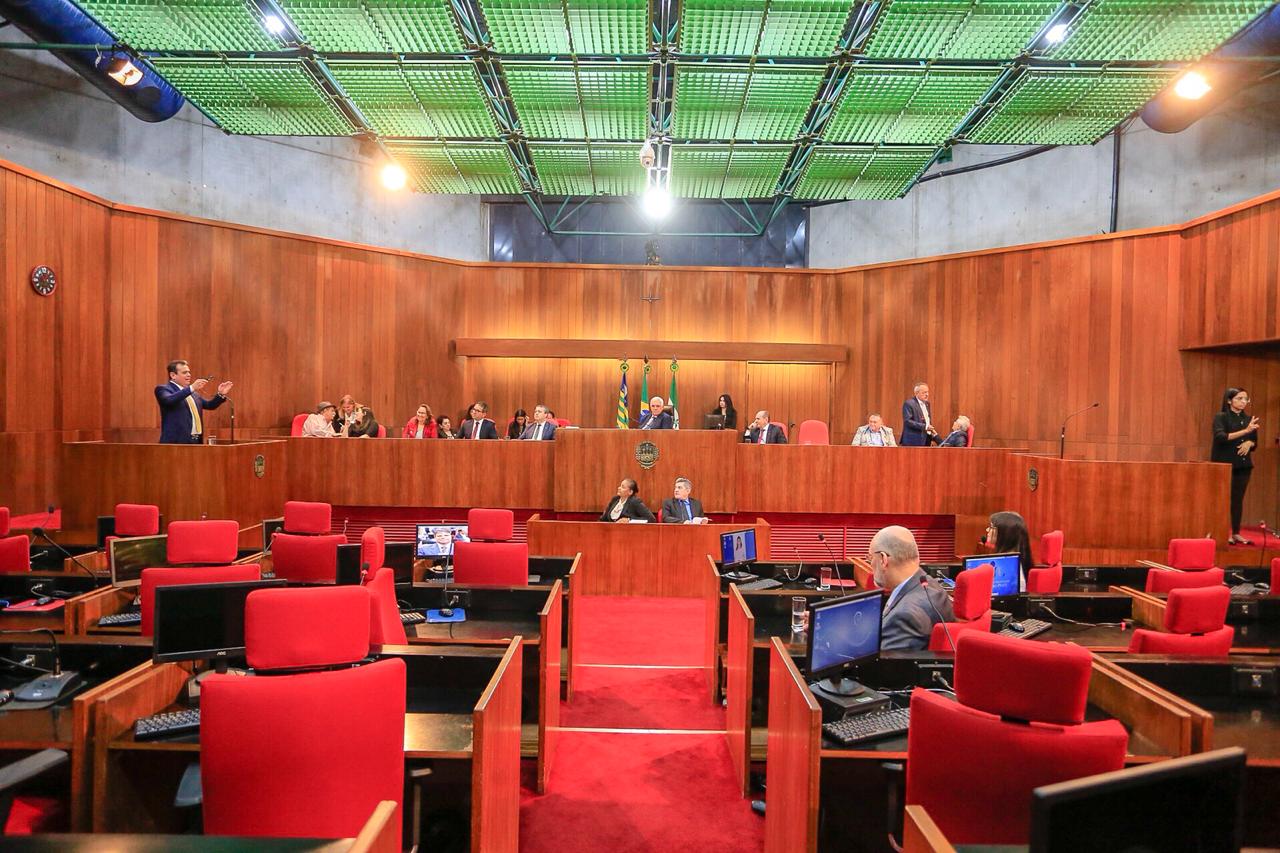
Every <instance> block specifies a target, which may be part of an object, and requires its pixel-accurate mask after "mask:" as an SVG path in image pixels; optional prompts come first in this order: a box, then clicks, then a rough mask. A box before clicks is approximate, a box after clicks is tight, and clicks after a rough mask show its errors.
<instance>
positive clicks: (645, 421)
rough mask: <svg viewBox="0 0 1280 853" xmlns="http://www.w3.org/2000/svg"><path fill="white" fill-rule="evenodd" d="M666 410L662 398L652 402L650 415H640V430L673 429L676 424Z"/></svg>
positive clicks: (655, 398)
mask: <svg viewBox="0 0 1280 853" xmlns="http://www.w3.org/2000/svg"><path fill="white" fill-rule="evenodd" d="M665 409H666V405H665V404H664V403H663V402H662V398H661V397H654V398H653V399H652V400H650V401H649V412H648V414H645V413H644V412H641V413H640V429H671V428H672V426H674V423H675V422H674V421H672V419H671V413H670V412H668V411H665Z"/></svg>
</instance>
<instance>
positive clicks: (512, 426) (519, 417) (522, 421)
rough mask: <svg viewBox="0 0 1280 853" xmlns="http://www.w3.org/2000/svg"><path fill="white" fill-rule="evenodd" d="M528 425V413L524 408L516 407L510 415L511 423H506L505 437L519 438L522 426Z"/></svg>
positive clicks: (522, 432) (522, 429) (522, 430)
mask: <svg viewBox="0 0 1280 853" xmlns="http://www.w3.org/2000/svg"><path fill="white" fill-rule="evenodd" d="M528 425H529V413H528V412H526V411H525V410H524V409H516V413H515V414H514V415H512V416H511V423H509V424H507V438H519V437H520V436H522V435H524V428H525V427H527V426H528Z"/></svg>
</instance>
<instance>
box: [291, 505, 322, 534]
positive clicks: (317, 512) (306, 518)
mask: <svg viewBox="0 0 1280 853" xmlns="http://www.w3.org/2000/svg"><path fill="white" fill-rule="evenodd" d="M332 527H333V507H332V506H330V505H329V504H327V503H324V502H322V501H285V503H284V532H285V533H310V534H316V535H318V534H322V533H328V532H329V530H330V528H332Z"/></svg>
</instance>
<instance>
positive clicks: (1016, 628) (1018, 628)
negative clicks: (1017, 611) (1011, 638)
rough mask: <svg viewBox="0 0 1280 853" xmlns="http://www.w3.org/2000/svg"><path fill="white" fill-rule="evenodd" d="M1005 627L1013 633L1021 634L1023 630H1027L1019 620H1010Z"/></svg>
mask: <svg viewBox="0 0 1280 853" xmlns="http://www.w3.org/2000/svg"><path fill="white" fill-rule="evenodd" d="M1006 627H1007V628H1008V629H1009V630H1010V631H1012V632H1013V633H1015V634H1021V633H1022V632H1023V631H1025V630H1027V629H1026V626H1024V625H1023V624H1022V623H1021V622H1010V623H1009V624H1008V625H1007V626H1006Z"/></svg>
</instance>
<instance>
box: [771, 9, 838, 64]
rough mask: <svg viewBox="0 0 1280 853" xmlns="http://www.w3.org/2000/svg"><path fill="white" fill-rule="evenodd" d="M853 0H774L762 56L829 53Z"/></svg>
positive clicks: (820, 54)
mask: <svg viewBox="0 0 1280 853" xmlns="http://www.w3.org/2000/svg"><path fill="white" fill-rule="evenodd" d="M849 5H850V0H771V2H770V3H769V12H768V15H767V17H766V19H765V24H764V32H763V33H762V34H761V36H760V50H759V54H760V55H761V56H830V55H831V54H833V53H835V50H836V45H837V43H838V42H839V41H840V32H841V31H842V30H843V29H844V25H845V22H846V21H848V19H849Z"/></svg>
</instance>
